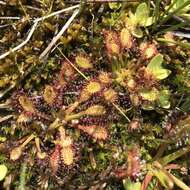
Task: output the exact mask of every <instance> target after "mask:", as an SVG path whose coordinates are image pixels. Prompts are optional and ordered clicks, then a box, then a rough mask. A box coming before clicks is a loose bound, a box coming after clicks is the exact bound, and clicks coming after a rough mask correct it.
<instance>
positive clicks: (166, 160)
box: [159, 147, 190, 166]
mask: <svg viewBox="0 0 190 190" xmlns="http://www.w3.org/2000/svg"><path fill="white" fill-rule="evenodd" d="M188 152H190V147H186V148H182V149H180V150H178V151H176V152H173V153H171V154H169V155H167V156H165V157H163V158H161V159H160V160H159V162H160V163H161V164H162V165H163V166H165V165H166V164H169V163H170V162H172V161H173V160H176V159H177V158H179V157H181V156H183V155H184V154H186V153H188Z"/></svg>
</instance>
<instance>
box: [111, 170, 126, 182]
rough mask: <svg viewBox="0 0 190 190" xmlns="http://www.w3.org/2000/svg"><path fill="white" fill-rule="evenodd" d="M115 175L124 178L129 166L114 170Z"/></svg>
mask: <svg viewBox="0 0 190 190" xmlns="http://www.w3.org/2000/svg"><path fill="white" fill-rule="evenodd" d="M114 175H115V177H117V178H119V179H124V178H126V177H127V168H118V169H116V170H115V171H114Z"/></svg>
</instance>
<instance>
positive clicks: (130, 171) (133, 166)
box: [127, 146, 140, 179]
mask: <svg viewBox="0 0 190 190" xmlns="http://www.w3.org/2000/svg"><path fill="white" fill-rule="evenodd" d="M139 172H140V153H139V148H138V147H137V146H135V147H133V148H132V149H131V150H129V151H128V157H127V175H128V176H129V177H131V178H134V179H135V178H136V177H137V175H138V173H139Z"/></svg>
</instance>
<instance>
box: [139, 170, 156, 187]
mask: <svg viewBox="0 0 190 190" xmlns="http://www.w3.org/2000/svg"><path fill="white" fill-rule="evenodd" d="M152 177H153V175H151V174H150V173H147V175H146V176H145V178H144V180H143V183H142V186H141V190H146V189H147V187H148V184H149V183H150V181H151V180H152Z"/></svg>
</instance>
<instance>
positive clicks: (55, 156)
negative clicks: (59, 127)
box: [50, 145, 61, 175]
mask: <svg viewBox="0 0 190 190" xmlns="http://www.w3.org/2000/svg"><path fill="white" fill-rule="evenodd" d="M60 151H61V147H60V145H56V146H55V150H54V152H53V153H52V154H51V156H50V166H51V169H52V173H53V174H54V175H55V174H56V173H57V170H58V167H59V161H60Z"/></svg>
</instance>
